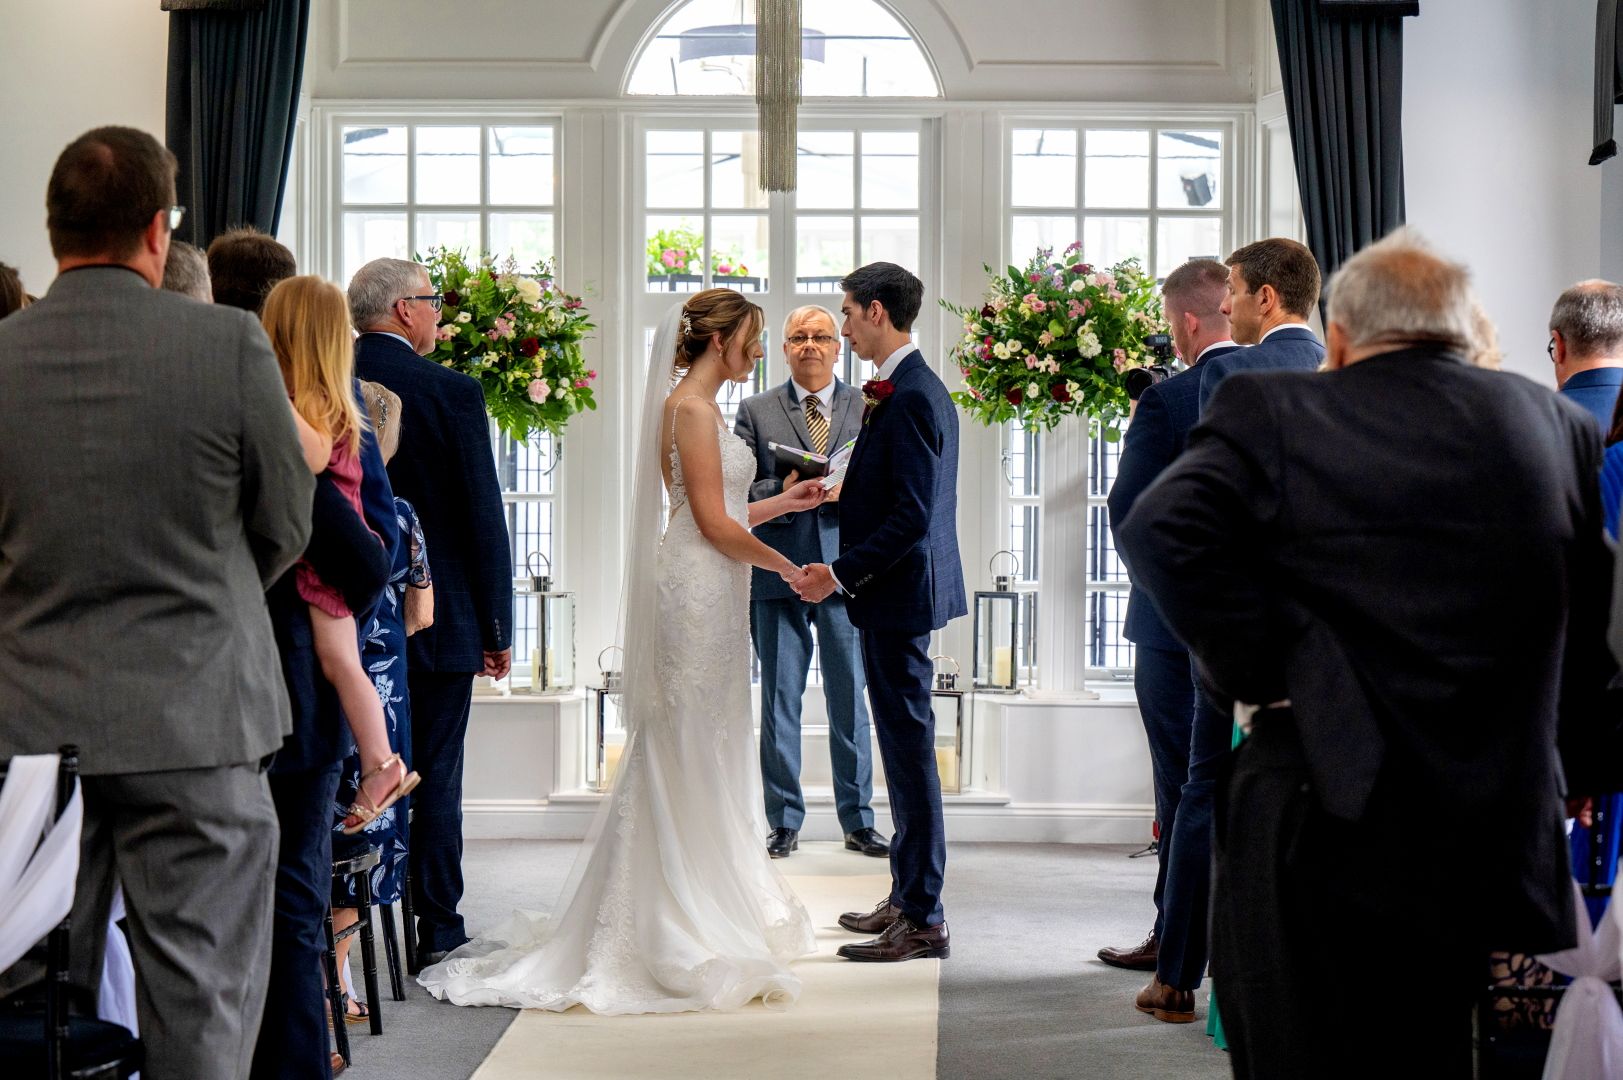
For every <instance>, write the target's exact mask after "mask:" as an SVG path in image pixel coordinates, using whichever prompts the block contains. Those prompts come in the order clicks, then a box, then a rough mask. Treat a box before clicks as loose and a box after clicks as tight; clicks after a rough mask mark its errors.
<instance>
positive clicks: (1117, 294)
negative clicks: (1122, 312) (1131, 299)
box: [1107, 286, 1127, 300]
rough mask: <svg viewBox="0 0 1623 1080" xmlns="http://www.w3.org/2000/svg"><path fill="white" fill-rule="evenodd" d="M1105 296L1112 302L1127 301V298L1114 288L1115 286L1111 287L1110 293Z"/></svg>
mask: <svg viewBox="0 0 1623 1080" xmlns="http://www.w3.org/2000/svg"><path fill="white" fill-rule="evenodd" d="M1107 295H1109V297H1110V299H1112V300H1125V299H1127V297H1126V296H1125V295H1124V294H1123V293H1122V291H1121V290H1120V289H1118V288H1116V287H1115V286H1111V288H1110V292H1109V293H1108V294H1107Z"/></svg>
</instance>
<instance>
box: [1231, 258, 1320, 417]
mask: <svg viewBox="0 0 1623 1080" xmlns="http://www.w3.org/2000/svg"><path fill="white" fill-rule="evenodd" d="M1224 262H1226V263H1227V264H1228V268H1229V291H1228V297H1227V298H1226V299H1225V300H1224V301H1223V314H1224V315H1225V316H1226V317H1227V318H1228V320H1229V331H1230V333H1231V334H1232V336H1233V338H1234V340H1235V341H1237V342H1239V343H1240V344H1241V345H1251V346H1255V347H1254V348H1250V349H1237V350H1235V351H1234V352H1231V353H1227V354H1225V355H1223V356H1215V357H1212V358H1211V359H1209V360H1207V361H1206V362H1205V363H1204V364H1202V365H1200V366H1201V367H1202V368H1204V369H1205V370H1203V371H1202V372H1201V376H1200V412H1201V415H1202V416H1204V415H1205V414H1206V405H1207V403H1208V402H1210V401H1211V400H1212V395H1213V394H1214V393H1216V392H1217V387H1218V384H1219V383H1221V382H1222V381H1223V380H1224V379H1226V378H1228V377H1229V375H1230V374H1231V373H1233V372H1236V371H1316V370H1317V369H1318V367H1319V365H1320V364H1322V363H1324V345H1323V344H1321V343H1320V342H1319V339H1318V338H1317V337H1315V336H1314V334H1313V331H1312V329H1310V328H1309V327H1308V325H1307V317H1308V314H1309V313H1310V312H1311V311H1312V310H1313V305H1314V304H1317V303H1318V302H1319V281H1320V278H1319V264H1318V262H1317V261H1316V260H1315V259H1314V258H1313V253H1312V252H1311V251H1309V250H1308V249H1307V248H1305V247H1303V246H1302V245H1301V244H1298V243H1297V242H1296V241H1295V240H1285V239H1281V238H1278V237H1275V238H1273V239H1271V240H1258V241H1257V242H1256V243H1255V244H1247V245H1246V246H1245V247H1243V248H1240V249H1239V250H1238V251H1236V252H1235V253H1234V254H1232V255H1230V256H1229V257H1228V258H1227V259H1225V260H1224Z"/></svg>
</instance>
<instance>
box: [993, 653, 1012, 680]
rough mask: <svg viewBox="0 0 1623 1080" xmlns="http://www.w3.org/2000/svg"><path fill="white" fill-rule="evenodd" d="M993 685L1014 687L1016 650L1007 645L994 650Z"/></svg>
mask: <svg viewBox="0 0 1623 1080" xmlns="http://www.w3.org/2000/svg"><path fill="white" fill-rule="evenodd" d="M992 685H993V686H1013V685H1014V650H1013V649H1011V648H1010V647H1009V646H1007V645H998V646H995V647H994V648H993V649H992Z"/></svg>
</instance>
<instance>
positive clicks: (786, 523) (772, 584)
mask: <svg viewBox="0 0 1623 1080" xmlns="http://www.w3.org/2000/svg"><path fill="white" fill-rule="evenodd" d="M839 344H840V339H839V336H838V331H837V329H836V326H835V321H834V316H833V314H832V313H831V312H829V311H828V310H827V309H825V308H821V307H803V308H798V309H796V310H794V311H792V312H790V313H789V317H788V319H786V320H785V321H784V329H783V355H784V360H785V363H786V364H787V366H788V368H789V371H790V378H789V380H788V381H787V382H785V383H784V384H783V385H782V386H778V387H775V388H773V389H771V390H767V391H765V392H763V393H760V394H756V395H754V396H753V397H748V398H745V399H744V401H743V402H742V403H741V404H740V405H739V409H738V423H737V427H736V431H737V433H738V436H739V437H740V438H742V439H743V440H744V441H745V442H747V443H749V445H750V448H751V449H753V450H754V451H755V460H756V474H755V483H754V484H753V485H752V486H751V488H750V501H751V502H755V501H758V500H760V499H766V498H770V497H772V496H773V495H777V494H778V493H779V492H781V491H782V490H783V489H784V488H785V487H786V486H788V485H789V484H792V483H794V481H795V480H796V479H805V478H806V477H808V476H812V475H821V474H822V473H823V472H824V471H825V469H826V467H827V459H828V458H829V457H830V456H831V455H833V454H834V453H835V452H836V451H837V450H838V449H839V448H840V447H842V446H844V445H846V444H847V443H849V442H850V441H851V440H853V439H855V438H856V436H857V432H858V431H860V430H861V427H862V395H861V394H859V393H858V392H857V391H856V390H855V389H853V388H852V387H850V386H847V385H846V384H845V383H843V382H840V381H839V380H838V379H836V378H835V377H834V362H835V360H836V359H837V358H838V356H839V351H840V350H839ZM839 493H840V491H839V487H837V486H836V487H835V488H833V489H832V490H831V491H830V493H829V497H828V499H827V501H826V502H824V503H823V504H822V505H821V506H819V507H817V508H816V509H814V510H808V511H805V512H802V513H798V514H785V515H783V516H782V517H778V518H774V519H773V520H771V521H767V522H764V523H762V524H761V525H758V526H756V528H755V535H756V536H757V537H758V538H759V539H760V540H761V541H762V542H763V543H765V544H767V545H768V546H770V547H772V548H774V549H776V550H778V551H781V552H782V553H783V554H784V555H786V556H788V557H789V558H790V559H793V560H794V561H795V563H797V564H799V565H805V564H807V563H828V562H833V561H834V559H835V557H836V556H837V555H838V554H839V539H840V504H839ZM814 626H815V627H816V628H817V642H816V644H817V650H818V661H819V668H820V669H821V672H822V681H823V698H824V701H825V702H826V703H827V708H828V743H829V758H830V762H831V764H832V766H833V773H834V805H835V809H836V811H837V812H838V814H839V819H840V828H841V830H842V831H843V832H844V833H845V846H846V847H847V848H848V849H850V850H852V851H860V852H862V853H863V854H865V855H872V856H875V857H876V858H878V857H888V856H889V854H890V846H889V844H888V843H887V842H886V841H885V838H884V837H882V836H881V835H880V834H879V832H878V831H877V830H876V829H875V828H874V816H873V808H872V807H871V806H870V803H871V801H872V798H873V758H872V752H871V749H870V747H871V738H870V734H869V730H870V729H869V722H868V710H867V707H866V706H865V704H864V702H863V690H864V684H865V680H864V677H863V670H862V653H861V646H860V645H859V643H858V637H857V633H856V630H855V629H854V628H853V627H852V626H851V620H850V618H849V617H848V616H847V614H846V610H845V601H844V599H843V598H841V597H838V596H834V597H830V598H829V599H828V600H827V601H825V602H824V603H821V604H808V603H806V602H805V601H803V600H801V599H800V598H799V597H798V596H796V595H795V593H794V591H793V590H792V589H791V588H790V587H789V586H788V585H787V584H785V583H784V581H783V579H782V578H780V577H779V576H778V575H777V574H769V573H766V572H764V571H762V570H759V569H757V570H755V571H754V572H753V578H752V580H751V582H750V634H751V637H752V638H753V639H754V641H755V652H756V655H757V656H758V657H759V658H760V661H761V780H762V787H763V788H764V790H765V793H766V818H767V824H769V825H770V826H771V827H772V832H771V834H770V835H769V836H768V837H767V852H768V853H769V854H770V855H771V856H772V857H773V858H776V859H781V858H786V857H787V856H788V855H789V854H790V853H791V852H793V851H794V850H795V849H796V848H797V847H798V846H799V837H800V829H801V826H802V824H803V823H804V821H805V818H806V800H805V796H804V795H803V793H802V792H801V788H800V749H801V739H800V704H801V699H802V697H803V696H804V695H805V692H806V676H807V672H808V670H809V669H810V666H811V658H812V627H814Z"/></svg>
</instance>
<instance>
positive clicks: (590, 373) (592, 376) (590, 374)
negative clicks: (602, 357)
mask: <svg viewBox="0 0 1623 1080" xmlns="http://www.w3.org/2000/svg"><path fill="white" fill-rule="evenodd" d="M586 378H587V380H588V381H590V380H592V379H595V378H597V372H595V371H588V372H587V373H586Z"/></svg>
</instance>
